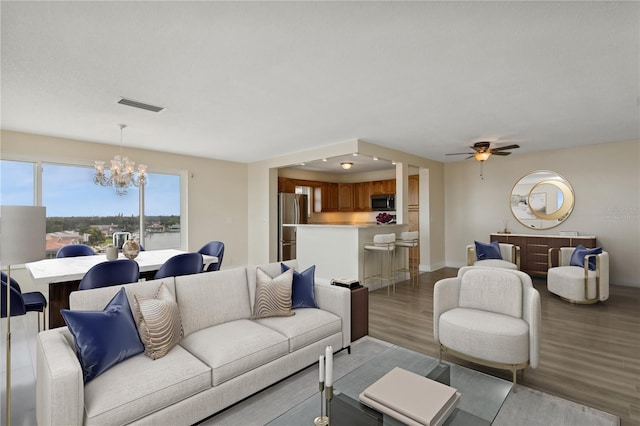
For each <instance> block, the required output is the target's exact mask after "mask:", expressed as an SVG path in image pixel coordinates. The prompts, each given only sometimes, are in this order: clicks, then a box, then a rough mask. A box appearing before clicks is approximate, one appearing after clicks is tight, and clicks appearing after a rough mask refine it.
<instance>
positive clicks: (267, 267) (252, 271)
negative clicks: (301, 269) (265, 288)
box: [246, 259, 298, 306]
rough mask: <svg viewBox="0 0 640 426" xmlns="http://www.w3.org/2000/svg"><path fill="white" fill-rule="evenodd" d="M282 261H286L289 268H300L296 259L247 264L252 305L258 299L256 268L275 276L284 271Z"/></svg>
mask: <svg viewBox="0 0 640 426" xmlns="http://www.w3.org/2000/svg"><path fill="white" fill-rule="evenodd" d="M281 263H284V264H285V265H287V266H288V267H289V268H293V269H294V270H296V269H298V261H297V260H296V259H292V260H285V261H284V262H273V263H265V264H262V265H253V266H247V268H246V270H247V283H248V285H249V303H250V304H251V306H253V305H254V303H255V300H256V268H260V269H262V270H263V271H265V272H266V273H267V274H268V275H270V276H272V277H275V276H276V275H279V274H281V273H282V271H281V268H282V266H280V264H281Z"/></svg>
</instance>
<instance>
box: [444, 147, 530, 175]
mask: <svg viewBox="0 0 640 426" xmlns="http://www.w3.org/2000/svg"><path fill="white" fill-rule="evenodd" d="M469 148H471V149H473V150H474V151H475V152H455V153H452V154H446V155H468V157H467V158H465V160H467V159H469V158H475V159H476V160H478V161H479V162H480V179H483V180H484V175H483V172H482V164H483V163H484V162H485V160H487V159H488V158H489V157H491V156H492V155H502V156H505V155H510V154H511V153H510V152H508V151H507V150H509V149H516V148H520V145H515V144H514V145H506V146H499V147H496V148H491V142H489V141H481V142H476V143H474V144H473V145H471V146H470V147H469Z"/></svg>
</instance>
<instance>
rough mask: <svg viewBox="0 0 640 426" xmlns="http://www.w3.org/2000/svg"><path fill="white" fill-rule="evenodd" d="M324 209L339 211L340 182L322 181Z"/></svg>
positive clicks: (325, 210) (326, 210)
mask: <svg viewBox="0 0 640 426" xmlns="http://www.w3.org/2000/svg"><path fill="white" fill-rule="evenodd" d="M321 188H322V211H323V212H336V211H338V184H337V183H333V182H322V185H321Z"/></svg>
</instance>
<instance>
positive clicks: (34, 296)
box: [0, 272, 47, 331]
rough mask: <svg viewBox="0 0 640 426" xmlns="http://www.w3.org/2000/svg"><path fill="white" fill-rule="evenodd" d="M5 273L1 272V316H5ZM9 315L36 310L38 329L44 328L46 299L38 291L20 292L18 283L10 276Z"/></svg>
mask: <svg viewBox="0 0 640 426" xmlns="http://www.w3.org/2000/svg"><path fill="white" fill-rule="evenodd" d="M6 286H7V275H6V274H5V273H4V272H2V314H1V315H0V316H1V317H2V318H6V317H7V287H6ZM10 287H11V290H10V291H11V296H9V301H10V304H11V316H12V317H15V316H19V315H24V314H26V313H27V312H38V331H40V330H41V329H42V330H44V329H45V328H46V324H45V321H46V317H47V315H46V311H47V299H46V298H45V297H44V294H42V293H40V292H39V291H32V292H28V293H22V290H21V289H20V286H19V285H18V283H17V282H16V281H15V280H14V279H13V278H11V285H10ZM40 314H42V328H40Z"/></svg>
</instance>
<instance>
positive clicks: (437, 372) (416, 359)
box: [268, 346, 512, 426]
mask: <svg viewBox="0 0 640 426" xmlns="http://www.w3.org/2000/svg"><path fill="white" fill-rule="evenodd" d="M394 367H400V368H403V369H405V370H408V371H412V372H414V373H416V374H420V375H422V376H426V377H429V378H430V379H433V380H436V381H439V382H441V383H445V384H447V385H449V386H452V387H454V388H456V389H457V390H458V392H460V394H461V397H460V401H459V402H458V405H457V407H456V409H455V410H454V412H453V413H452V414H451V415H450V416H449V417H448V419H447V420H446V421H445V422H444V425H451V426H456V425H490V424H491V423H492V422H493V421H494V419H495V418H496V415H497V414H498V411H499V410H500V408H501V407H502V404H503V403H504V401H505V399H506V398H507V396H508V395H509V392H510V391H511V385H512V383H511V382H508V381H506V380H502V379H499V378H497V377H493V376H490V375H488V374H484V373H481V372H479V371H474V370H471V369H468V368H465V367H461V366H459V365H456V364H453V363H449V362H442V363H440V362H439V361H438V359H435V358H432V357H429V356H427V355H424V354H420V353H418V352H414V351H411V350H409V349H405V348H401V347H398V346H392V347H390V348H389V349H387V350H385V351H384V352H382V353H380V354H379V355H377V356H375V357H374V358H372V359H370V360H369V361H367V362H365V363H364V364H363V365H361V366H360V367H358V368H356V369H355V370H353V371H351V372H350V373H347V374H346V375H344V376H343V377H341V378H340V379H338V380H337V381H336V382H335V383H334V398H333V400H332V401H331V423H330V424H331V425H334V426H341V425H349V426H358V425H372V426H373V425H401V424H403V423H401V422H399V421H398V420H396V419H394V418H392V417H390V416H388V415H386V414H383V413H380V412H378V411H376V410H374V409H372V408H370V407H367V406H366V405H364V404H362V403H360V402H359V400H358V395H360V393H361V392H362V391H363V390H364V389H365V388H367V387H368V386H369V385H371V384H372V383H374V382H375V381H376V380H378V379H379V378H381V377H382V376H384V375H385V374H386V373H388V372H389V371H391V370H392V369H393V368H394ZM319 415H320V395H319V393H317V392H316V393H315V394H314V395H313V396H311V397H309V398H307V399H306V400H304V401H303V402H301V403H300V404H298V405H296V406H295V407H293V408H291V409H290V410H288V411H286V412H285V413H283V414H282V415H280V416H279V417H278V418H276V419H274V420H273V421H272V422H270V423H268V424H269V425H271V426H290V425H313V420H314V419H315V418H316V417H317V416H319Z"/></svg>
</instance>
